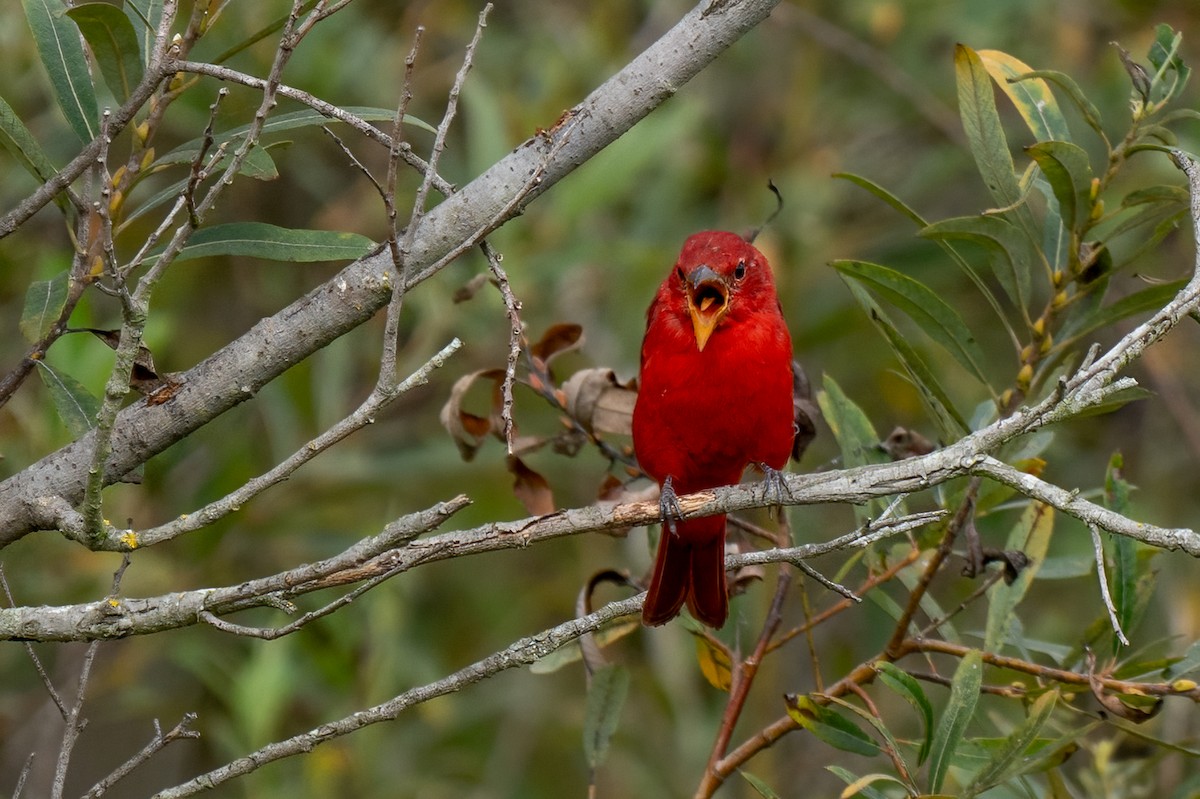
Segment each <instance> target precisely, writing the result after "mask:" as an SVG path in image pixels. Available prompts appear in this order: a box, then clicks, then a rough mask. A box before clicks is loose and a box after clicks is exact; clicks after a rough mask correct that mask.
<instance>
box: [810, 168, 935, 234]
mask: <svg viewBox="0 0 1200 799" xmlns="http://www.w3.org/2000/svg"><path fill="white" fill-rule="evenodd" d="M833 177H835V178H841V179H842V180H848V181H850V182H851V183H853V184H854V185H855V186H858V187H859V188H862V189H866V190H867V191H869V192H870V193H871V194H874V195H875V196H876V197H878V198H879V199H881V200H883V201H884V202H885V203H887V204H888V205H890V206H892V208H895V209H896V210H897V211H899V212H900V213H902V214H904V215H905V216H907V217H908V218H909V219H911V220H912V221H913V222H915V223H916V224H917V226H918V227H925V226H926V225H928V224H929V223H928V222H926V221H925V219H924V218H923V217H922V216H921V215H920V214H918V213H917V212H916V211H914V210H913V209H912V207H910V206H909V205H908V203H906V202H904V201H903V200H901V199H900V198H899V197H897V196H896V195H895V194H892V193H891V192H890V191H888V190H887V189H885V188H883V187H882V186H880V185H879V184H878V183H876V182H874V181H873V180H870V179H868V178H864V177H863V176H862V175H855V174H854V173H852V172H835V173H834V174H833Z"/></svg>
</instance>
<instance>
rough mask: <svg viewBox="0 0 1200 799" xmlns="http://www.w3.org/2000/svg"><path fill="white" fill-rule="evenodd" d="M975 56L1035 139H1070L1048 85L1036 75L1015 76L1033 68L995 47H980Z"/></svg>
mask: <svg viewBox="0 0 1200 799" xmlns="http://www.w3.org/2000/svg"><path fill="white" fill-rule="evenodd" d="M979 60H980V61H981V62H982V63H983V67H984V69H986V70H987V71H988V74H989V75H991V76H992V80H994V81H996V85H997V86H999V87H1000V89H1001V90H1002V91H1003V92H1004V93H1005V94H1006V95H1008V99H1009V100H1011V101H1012V104H1013V105H1014V106H1016V109H1017V111H1018V113H1020V114H1021V118H1022V119H1024V120H1025V124H1026V125H1028V126H1029V130H1030V131H1032V132H1033V135H1034V138H1036V139H1037V140H1038V141H1048V140H1050V139H1057V140H1058V141H1070V140H1071V130H1070V128H1068V127H1067V120H1066V117H1064V116H1063V113H1062V110H1061V109H1060V108H1059V107H1058V101H1057V100H1056V99H1055V98H1054V93H1053V92H1051V91H1050V85H1049V84H1047V83H1046V81H1044V80H1041V79H1040V78H1030V79H1028V80H1022V81H1017V80H1016V79H1017V78H1019V77H1021V76H1022V75H1027V74H1029V73H1030V72H1032V71H1033V70H1032V69H1030V67H1029V65H1028V64H1026V63H1025V62H1023V61H1021V60H1020V59H1018V58H1013V57H1012V56H1011V55H1009V54H1008V53H1002V52H1000V51H999V50H980V51H979Z"/></svg>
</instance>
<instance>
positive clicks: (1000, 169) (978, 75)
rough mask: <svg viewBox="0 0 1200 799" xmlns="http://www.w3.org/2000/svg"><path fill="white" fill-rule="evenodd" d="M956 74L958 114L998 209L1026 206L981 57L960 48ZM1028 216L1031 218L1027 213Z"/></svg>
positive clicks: (967, 49)
mask: <svg viewBox="0 0 1200 799" xmlns="http://www.w3.org/2000/svg"><path fill="white" fill-rule="evenodd" d="M954 71H955V76H956V81H957V84H958V110H959V114H960V115H961V116H962V121H963V130H964V131H965V132H966V134H967V143H968V144H969V145H970V148H971V155H972V156H974V158H975V164H976V166H978V168H979V174H980V176H981V177H982V178H983V182H984V184H985V185H986V186H987V188H988V191H989V192H991V195H992V198H993V199H995V201H996V204H997V205H998V206H999V207H1001V208H1009V207H1016V206H1017V205H1018V204H1021V203H1023V197H1022V193H1021V187H1020V186H1019V185H1018V183H1017V177H1016V173H1015V169H1014V167H1013V160H1012V153H1010V152H1009V150H1008V140H1007V139H1006V138H1005V136H1004V129H1003V128H1002V127H1001V125H1000V114H999V113H997V111H996V97H995V95H994V93H993V90H992V79H991V77H990V76H989V75H988V72H987V68H986V67H984V64H983V61H982V60H981V59H980V57H979V54H978V53H976V52H975V51H974V50H972V49H971V48H970V47H967V46H966V45H963V44H959V45H957V46H955V48H954ZM1025 213H1026V214H1028V209H1026V210H1025ZM1029 229H1032V228H1031V227H1030V228H1029Z"/></svg>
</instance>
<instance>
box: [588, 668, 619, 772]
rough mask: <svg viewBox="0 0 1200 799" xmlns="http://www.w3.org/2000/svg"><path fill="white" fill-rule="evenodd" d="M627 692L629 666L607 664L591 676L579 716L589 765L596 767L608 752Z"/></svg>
mask: <svg viewBox="0 0 1200 799" xmlns="http://www.w3.org/2000/svg"><path fill="white" fill-rule="evenodd" d="M628 693H629V669H627V668H625V667H624V666H621V665H618V664H609V665H607V666H604V667H602V668H600V669H598V670H597V671H596V673H595V674H593V675H592V684H591V685H590V686H589V687H588V695H587V708H586V710H585V711H584V717H583V752H584V756H585V757H586V758H587V762H588V765H589V766H590V767H591V768H597V767H599V766H600V764H601V763H603V762H604V758H605V757H606V756H607V755H608V744H609V742H610V741H611V740H612V736H613V733H614V732H616V731H617V723H618V722H619V721H620V719H621V708H622V707H623V706H624V704H625V697H626V695H627V694H628Z"/></svg>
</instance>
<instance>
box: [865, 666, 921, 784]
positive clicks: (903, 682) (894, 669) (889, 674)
mask: <svg viewBox="0 0 1200 799" xmlns="http://www.w3.org/2000/svg"><path fill="white" fill-rule="evenodd" d="M875 671H876V673H877V674H878V675H879V681H880V682H882V683H883V684H884V685H886V686H887V687H888V688H890V689H892V690H893V691H894V692H896V693H897V694H899V695H900V696H901V698H903V699H904V701H906V702H908V703H909V704H910V705H912V706H913V709H914V710H916V711H917V713H918V714H920V717H921V730H922V732H923V734H922V736H921V748H920V750H919V751H918V752H917V763H918V764H920V763H924V762H925V758H926V757H927V756H928V755H929V747H930V745H931V744H932V742H933V706H932V705H930V704H929V698H928V697H927V696H925V691H924V690H923V689H922V688H921V684H920V683H918V682H917V681H916V679H915V678H914V677H913V676H912V675H911V674H909V673H908V672H906V671H904V670H903V669H901V668H900V667H899V666H896V665H895V664H893V663H888V662H887V661H886V660H879V661H876V662H875Z"/></svg>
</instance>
